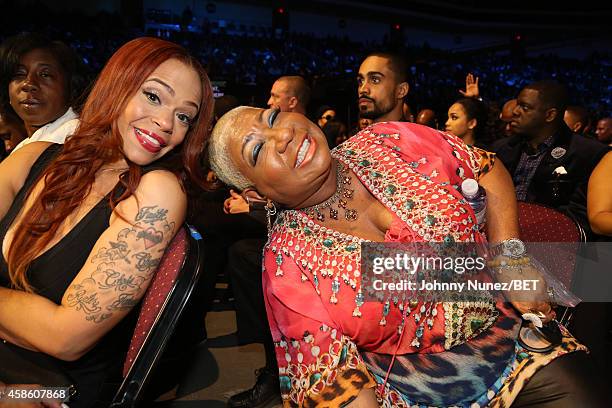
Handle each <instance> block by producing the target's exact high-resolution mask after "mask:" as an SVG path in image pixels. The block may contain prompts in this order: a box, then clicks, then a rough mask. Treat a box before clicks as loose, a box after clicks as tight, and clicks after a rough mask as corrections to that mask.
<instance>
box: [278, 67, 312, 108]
mask: <svg viewBox="0 0 612 408" xmlns="http://www.w3.org/2000/svg"><path fill="white" fill-rule="evenodd" d="M309 101H310V87H309V86H308V84H307V83H306V80H305V79H304V78H302V77H301V76H297V75H294V76H282V77H280V78H278V79H277V80H276V81H275V82H274V84H273V85H272V89H271V90H270V99H268V106H269V107H270V108H274V109H280V111H281V112H296V113H301V114H302V115H306V106H308V102H309Z"/></svg>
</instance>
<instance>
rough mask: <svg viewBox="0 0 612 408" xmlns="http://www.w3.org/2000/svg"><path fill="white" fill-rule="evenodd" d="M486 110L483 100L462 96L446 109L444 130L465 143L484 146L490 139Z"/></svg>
mask: <svg viewBox="0 0 612 408" xmlns="http://www.w3.org/2000/svg"><path fill="white" fill-rule="evenodd" d="M488 116H489V115H488V110H487V106H486V105H485V103H484V102H481V101H479V100H478V99H474V98H462V99H459V100H458V101H457V102H455V103H454V104H452V105H451V107H450V108H449V109H448V120H447V121H446V131H447V132H450V133H452V134H454V135H455V136H457V137H459V138H460V139H462V140H463V141H464V142H465V144H468V145H471V146H478V147H484V146H486V144H488V142H490V141H491V137H492V136H491V131H490V126H489V125H488Z"/></svg>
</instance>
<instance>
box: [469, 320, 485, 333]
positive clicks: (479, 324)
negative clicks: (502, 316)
mask: <svg viewBox="0 0 612 408" xmlns="http://www.w3.org/2000/svg"><path fill="white" fill-rule="evenodd" d="M483 324H484V322H483V321H482V320H481V319H473V320H472V321H471V322H470V327H471V328H472V331H473V332H475V331H478V330H479V329H480V328H481V327H482V325H483Z"/></svg>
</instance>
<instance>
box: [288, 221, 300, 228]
mask: <svg viewBox="0 0 612 408" xmlns="http://www.w3.org/2000/svg"><path fill="white" fill-rule="evenodd" d="M289 227H290V228H297V227H298V223H297V221H291V222H290V223H289Z"/></svg>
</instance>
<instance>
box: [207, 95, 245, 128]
mask: <svg viewBox="0 0 612 408" xmlns="http://www.w3.org/2000/svg"><path fill="white" fill-rule="evenodd" d="M239 105H240V103H239V102H238V98H236V97H235V96H234V95H223V96H220V97H218V98H216V99H215V117H214V121H213V125H214V123H216V122H217V121H218V120H219V118H220V117H221V116H223V115H225V113H226V112H229V111H231V110H232V109H234V108H235V107H237V106H239Z"/></svg>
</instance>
